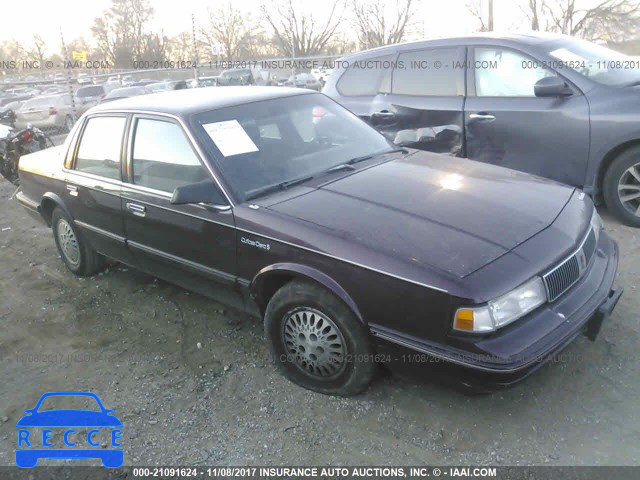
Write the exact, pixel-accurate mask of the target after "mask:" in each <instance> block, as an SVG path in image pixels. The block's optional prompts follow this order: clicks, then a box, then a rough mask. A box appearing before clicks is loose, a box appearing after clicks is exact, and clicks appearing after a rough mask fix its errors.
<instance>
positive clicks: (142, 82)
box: [131, 78, 157, 87]
mask: <svg viewBox="0 0 640 480" xmlns="http://www.w3.org/2000/svg"><path fill="white" fill-rule="evenodd" d="M156 82H157V80H151V79H150V78H145V79H142V80H136V81H135V82H133V83H132V84H131V86H132V87H146V86H147V85H151V84H152V83H156Z"/></svg>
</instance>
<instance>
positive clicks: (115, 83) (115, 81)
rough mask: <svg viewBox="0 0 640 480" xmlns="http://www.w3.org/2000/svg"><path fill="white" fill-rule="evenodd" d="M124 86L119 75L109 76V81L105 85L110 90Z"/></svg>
mask: <svg viewBox="0 0 640 480" xmlns="http://www.w3.org/2000/svg"><path fill="white" fill-rule="evenodd" d="M120 86H122V83H121V82H120V78H119V77H109V78H107V81H106V82H105V87H106V88H107V89H109V90H112V89H114V88H118V87H120Z"/></svg>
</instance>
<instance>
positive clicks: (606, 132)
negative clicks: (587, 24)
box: [323, 32, 640, 227]
mask: <svg viewBox="0 0 640 480" xmlns="http://www.w3.org/2000/svg"><path fill="white" fill-rule="evenodd" d="M639 65H640V62H638V61H637V60H634V59H633V58H632V57H627V56H625V55H622V54H620V53H618V52H615V51H613V50H610V49H608V48H605V47H603V46H600V45H596V44H594V43H590V42H587V41H584V40H580V39H577V38H573V37H569V36H566V35H559V34H549V33H542V32H532V33H522V34H495V33H486V34H478V35H470V36H468V37H460V38H446V39H438V40H425V41H420V42H410V43H405V44H400V45H388V46H385V47H381V48H376V49H373V50H369V51H365V52H359V53H355V54H353V55H349V56H346V57H344V58H342V59H341V60H340V61H339V62H337V68H336V70H335V72H334V73H333V74H332V75H331V77H329V79H328V81H327V84H326V85H325V86H324V88H323V93H325V94H327V95H329V96H330V97H331V98H333V99H335V100H337V101H338V102H340V103H341V104H342V105H344V106H345V107H347V108H349V109H350V110H351V111H352V112H354V113H355V114H357V115H358V116H360V117H361V118H362V119H363V120H365V121H367V122H368V123H369V124H371V125H372V126H374V127H375V128H376V129H378V130H379V131H380V132H382V133H383V134H384V135H385V136H386V137H387V138H389V139H390V140H391V141H393V142H394V143H395V144H397V145H401V146H407V147H412V148H419V149H423V150H428V151H432V152H439V153H446V154H450V155H456V156H461V157H467V158H471V159H473V160H478V161H482V162H486V163H491V164H495V165H500V166H504V167H509V168H514V169H516V170H520V171H523V172H527V173H533V174H536V175H540V176H543V177H547V178H551V179H553V180H557V181H559V182H562V183H566V184H568V185H572V186H575V187H578V188H580V189H582V190H584V192H585V193H587V194H588V195H590V196H591V197H592V198H594V199H596V201H600V200H604V203H605V204H606V205H607V208H608V209H609V210H610V211H611V213H612V214H614V215H615V216H616V217H617V218H618V219H620V220H621V221H622V222H624V223H625V224H627V225H630V226H635V227H640V95H639V94H640V68H638V66H639ZM345 67H346V68H345Z"/></svg>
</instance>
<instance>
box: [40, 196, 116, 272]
mask: <svg viewBox="0 0 640 480" xmlns="http://www.w3.org/2000/svg"><path fill="white" fill-rule="evenodd" d="M51 225H52V227H53V237H54V239H55V241H56V247H58V252H59V253H60V256H61V257H62V261H63V262H64V263H65V265H66V266H67V268H68V269H69V270H71V272H72V273H74V274H76V275H78V276H80V277H86V276H90V275H93V274H94V273H97V272H99V271H100V270H102V268H103V267H104V264H105V258H104V257H103V256H102V255H100V254H99V253H97V252H96V251H95V250H94V249H93V248H91V246H90V245H89V244H88V243H87V242H86V240H85V239H84V238H83V237H82V236H81V235H80V233H79V232H78V230H77V228H76V226H75V225H74V224H73V221H72V220H71V219H70V218H69V217H68V216H67V215H66V214H65V213H64V211H63V210H62V209H61V208H60V207H56V208H55V209H54V210H53V215H52V217H51Z"/></svg>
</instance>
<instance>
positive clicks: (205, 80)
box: [198, 75, 218, 87]
mask: <svg viewBox="0 0 640 480" xmlns="http://www.w3.org/2000/svg"><path fill="white" fill-rule="evenodd" d="M198 83H199V84H200V86H201V87H215V86H216V85H218V76H217V75H215V76H210V77H198Z"/></svg>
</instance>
